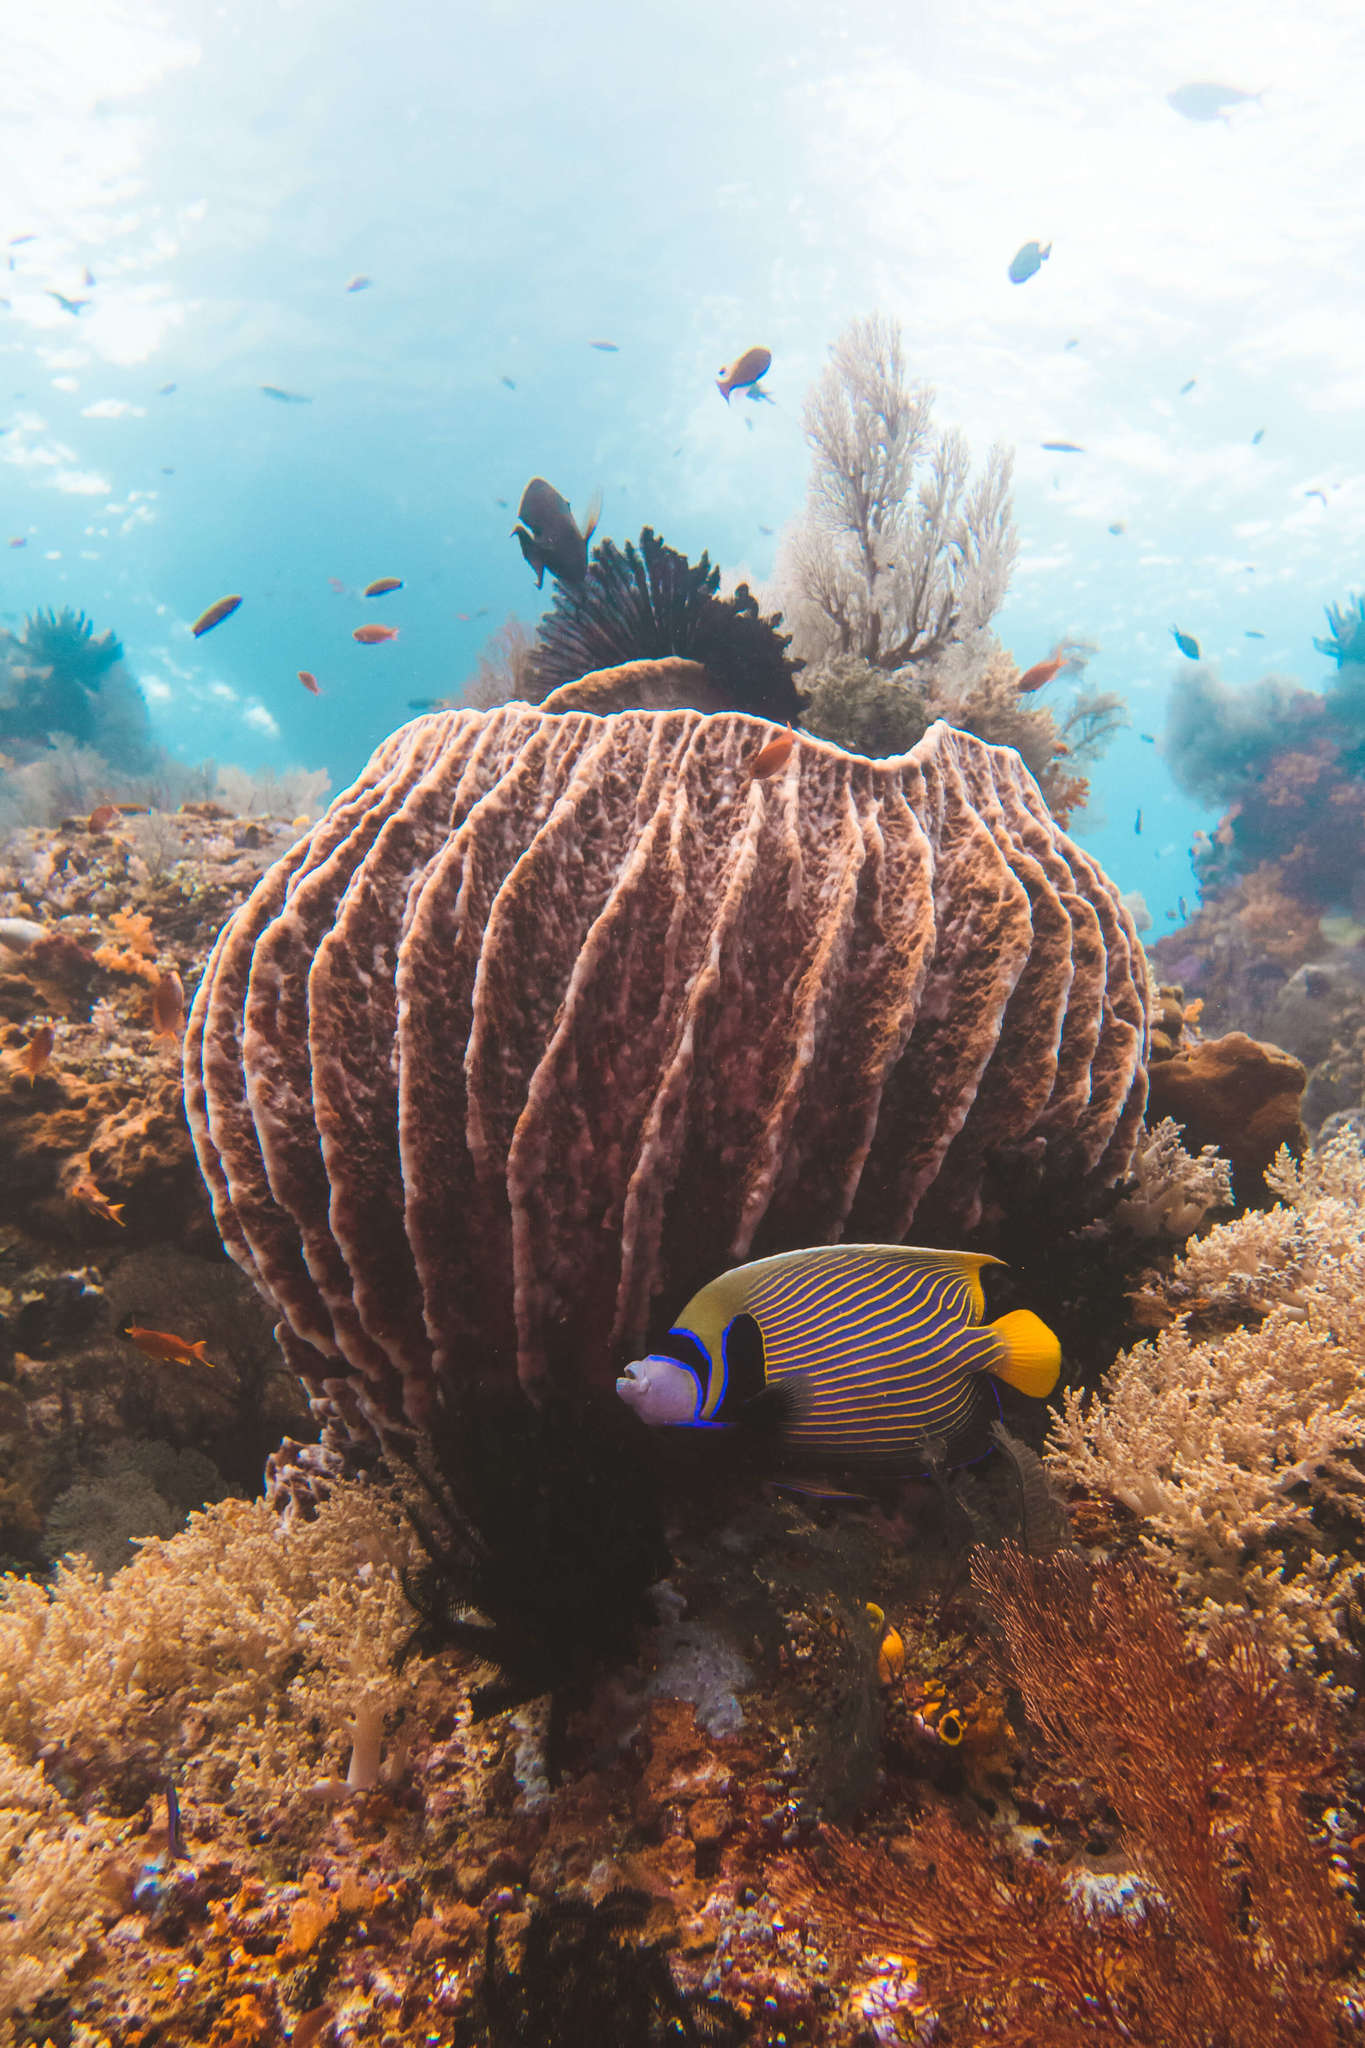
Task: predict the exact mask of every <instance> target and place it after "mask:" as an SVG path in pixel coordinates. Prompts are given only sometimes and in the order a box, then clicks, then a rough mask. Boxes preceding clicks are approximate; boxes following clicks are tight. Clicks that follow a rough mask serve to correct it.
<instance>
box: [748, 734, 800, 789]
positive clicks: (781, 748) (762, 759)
mask: <svg viewBox="0 0 1365 2048" xmlns="http://www.w3.org/2000/svg"><path fill="white" fill-rule="evenodd" d="M795 745H796V734H795V733H794V732H793V731H792V729H791V727H790V726H788V727H787V729H786V731H785V732H780V733H778V734H777V735H776V736H775V737H774V738H773V739H770V740H769V741H768V743H767V745H766V746H763V747H760V748H759V750H758V752H757V753H756V754H755V755H754V758H753V760H752V761H750V763H749V774H750V776H751V778H752V779H753V780H754V781H755V782H762V781H763V779H764V777H765V776H768V775H776V773H777V771H778V769H779V768H785V767H786V765H787V762H788V761H789V760H790V759H791V751H792V748H793V747H794V746H795Z"/></svg>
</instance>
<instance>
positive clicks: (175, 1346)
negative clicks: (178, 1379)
mask: <svg viewBox="0 0 1365 2048" xmlns="http://www.w3.org/2000/svg"><path fill="white" fill-rule="evenodd" d="M123 1335H124V1336H125V1337H126V1338H127V1339H128V1342H129V1343H130V1344H136V1346H137V1348H138V1350H139V1351H141V1352H143V1353H144V1354H145V1355H146V1356H147V1357H148V1358H158V1359H161V1360H163V1361H164V1362H165V1363H166V1364H167V1365H212V1364H213V1360H212V1359H211V1358H205V1356H204V1346H205V1345H206V1344H207V1343H208V1338H207V1337H201V1338H200V1339H199V1340H198V1342H197V1343H194V1344H191V1343H190V1341H189V1339H188V1338H187V1337H177V1336H174V1335H173V1334H172V1333H171V1331H169V1330H146V1329H143V1328H142V1327H141V1326H140V1325H139V1324H137V1323H129V1325H128V1327H127V1328H126V1329H125V1330H124V1332H123Z"/></svg>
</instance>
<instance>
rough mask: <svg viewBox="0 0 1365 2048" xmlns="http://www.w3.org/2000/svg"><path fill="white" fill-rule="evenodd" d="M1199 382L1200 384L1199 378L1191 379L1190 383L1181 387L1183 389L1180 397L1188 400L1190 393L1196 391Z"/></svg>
mask: <svg viewBox="0 0 1365 2048" xmlns="http://www.w3.org/2000/svg"><path fill="white" fill-rule="evenodd" d="M1198 382H1199V379H1198V378H1197V377H1191V378H1190V380H1189V382H1188V383H1186V384H1182V385H1181V387H1180V396H1181V397H1182V398H1188V397H1189V395H1190V393H1191V392H1192V391H1193V389H1194V387H1195V385H1196V384H1197V383H1198Z"/></svg>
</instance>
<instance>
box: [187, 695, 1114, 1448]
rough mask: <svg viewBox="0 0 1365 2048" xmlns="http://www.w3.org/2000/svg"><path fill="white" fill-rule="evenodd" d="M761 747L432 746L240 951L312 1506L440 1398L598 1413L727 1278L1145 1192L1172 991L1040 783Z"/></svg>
mask: <svg viewBox="0 0 1365 2048" xmlns="http://www.w3.org/2000/svg"><path fill="white" fill-rule="evenodd" d="M662 666H663V664H652V665H650V668H649V671H648V674H649V677H651V678H655V680H656V682H657V674H656V672H657V671H658V670H659V669H660V668H661V667H662ZM689 673H690V671H689ZM589 681H590V682H591V679H589ZM651 688H653V689H654V694H655V697H657V695H658V692H657V688H656V687H655V684H653V683H652V684H651ZM625 695H626V697H627V699H628V696H629V693H628V691H627V692H625ZM621 696H622V691H621V690H620V689H619V688H617V687H616V686H615V685H613V684H608V685H607V686H606V688H605V689H599V688H597V687H596V686H594V687H592V688H589V689H588V690H587V691H586V693H585V697H584V699H583V700H582V701H597V702H599V703H601V702H607V703H612V702H617V701H620V699H621ZM647 701H649V700H647ZM772 731H773V729H772V727H771V726H770V725H767V724H765V723H764V722H763V721H762V720H759V719H756V718H753V717H751V716H748V715H746V714H743V713H739V712H734V711H725V712H719V713H711V714H708V713H707V712H705V711H700V710H697V709H695V708H673V709H653V710H648V709H645V710H642V709H613V710H608V711H605V712H603V711H594V710H584V709H581V708H574V707H572V706H566V707H565V708H556V707H555V706H554V705H551V706H532V705H526V704H509V705H504V706H502V707H500V708H498V709H495V710H491V711H467V710H465V711H443V712H438V713H435V714H432V715H430V716H427V717H424V718H419V719H417V720H416V721H414V723H412V724H411V725H408V726H405V727H404V728H403V729H402V730H401V731H399V732H397V733H395V734H393V735H392V737H391V738H389V739H388V740H386V741H385V742H384V744H383V745H382V746H381V747H380V748H379V750H378V751H377V753H376V754H375V755H374V757H373V758H372V760H371V761H370V762H369V764H368V765H367V767H366V768H365V770H364V772H363V774H362V775H361V776H360V778H359V780H358V781H357V782H356V783H355V784H354V786H353V787H352V788H351V789H349V790H347V791H346V792H344V794H342V795H341V796H339V797H338V798H337V799H336V801H335V802H334V803H333V804H332V806H331V808H330V809H329V810H328V811H327V812H326V814H325V815H324V816H323V817H322V818H321V819H319V820H318V822H317V823H316V824H315V825H314V826H313V827H312V828H311V829H310V830H309V831H308V832H307V833H306V834H305V836H304V837H303V838H302V839H301V840H300V841H299V842H298V844H297V845H295V846H294V847H293V848H292V849H291V850H290V851H289V852H288V853H287V854H286V855H285V856H284V857H283V859H281V860H280V861H278V862H277V863H276V865H275V866H274V867H273V868H271V869H270V870H269V871H268V872H267V873H266V875H265V876H264V877H263V878H262V879H261V881H260V883H259V884H258V886H257V888H256V890H255V892H254V894H253V895H252V896H251V897H250V898H249V899H248V900H247V902H246V903H244V904H243V905H242V907H241V908H240V909H239V910H238V911H237V912H236V913H235V915H234V916H233V917H232V919H231V920H230V921H229V923H228V924H227V925H226V927H225V928H224V930H223V932H222V933H221V934H220V936H219V938H218V941H217V944H216V946H215V948H214V951H213V954H212V956H211V958H210V960H209V964H208V967H207V969H206V971H205V974H204V978H203V981H202V983H201V986H200V988H199V992H198V995H197V997H196V1000H195V1003H194V1007H193V1011H192V1014H191V1017H190V1021H189V1027H188V1030H187V1032H186V1038H185V1095H186V1104H187V1108H188V1113H189V1120H190V1126H191V1130H192V1132H193V1136H194V1142H195V1146H196V1149H197V1151H198V1156H199V1161H200V1165H201V1167H202V1170H203V1173H204V1176H205V1179H206V1181H207V1182H208V1185H209V1188H210V1191H211V1193H212V1196H213V1201H214V1208H215V1214H216V1216H217V1221H218V1226H219V1229H220V1231H221V1233H222V1236H223V1240H224V1243H225V1244H226V1246H227V1248H228V1250H229V1252H231V1254H232V1256H233V1257H234V1258H235V1259H236V1260H237V1261H238V1263H239V1264H240V1265H242V1266H243V1267H244V1268H245V1270H246V1271H247V1272H248V1273H249V1274H250V1275H251V1276H252V1278H253V1279H254V1280H255V1281H256V1283H257V1285H258V1286H259V1287H260V1288H261V1289H262V1290H263V1292H264V1293H265V1294H266V1295H267V1296H268V1297H269V1299H270V1300H271V1302H272V1303H273V1304H274V1305H275V1307H276V1309H277V1310H278V1313H279V1316H280V1318H281V1321H280V1337H281V1341H282V1343H283V1345H284V1348H285V1351H286V1353H287V1355H288V1356H289V1358H290V1360H291V1361H292V1362H293V1364H294V1365H295V1367H296V1369H297V1370H298V1371H299V1372H300V1373H301V1375H302V1377H303V1379H304V1381H305V1384H306V1385H307V1387H308V1390H309V1392H310V1394H311V1396H312V1398H313V1406H314V1412H315V1414H316V1415H317V1416H318V1417H319V1419H320V1420H321V1421H322V1422H323V1423H324V1425H325V1427H324V1432H323V1445H322V1446H321V1447H319V1452H318V1458H319V1460H320V1461H321V1463H320V1465H319V1469H320V1470H324V1469H326V1467H327V1465H328V1463H329V1461H330V1463H331V1465H332V1466H333V1468H335V1466H336V1464H337V1461H338V1459H339V1458H340V1457H341V1455H342V1453H345V1452H348V1450H349V1447H350V1446H352V1445H359V1444H364V1445H368V1446H370V1447H373V1446H374V1445H375V1444H376V1443H377V1444H379V1445H380V1446H382V1445H383V1444H385V1443H386V1442H389V1441H393V1442H397V1441H398V1440H399V1439H400V1438H401V1439H402V1441H404V1442H410V1441H411V1436H412V1432H414V1431H418V1432H420V1431H421V1429H422V1427H423V1424H424V1422H425V1421H426V1420H428V1419H429V1417H430V1414H431V1408H432V1402H433V1398H434V1393H435V1390H436V1389H438V1388H440V1389H445V1388H459V1387H471V1386H474V1385H476V1384H490V1383H498V1382H501V1383H503V1384H515V1382H516V1379H517V1378H519V1379H520V1382H521V1384H522V1385H523V1386H524V1387H526V1388H527V1389H529V1390H530V1391H532V1392H534V1391H535V1389H536V1387H537V1385H539V1384H541V1383H542V1382H543V1381H544V1380H545V1378H546V1376H549V1377H551V1378H553V1379H555V1380H556V1381H558V1382H560V1383H563V1382H564V1381H565V1380H568V1381H570V1382H573V1381H576V1382H577V1383H578V1384H580V1385H584V1386H596V1387H599V1388H602V1387H609V1386H610V1384H611V1382H612V1379H613V1378H614V1376H615V1374H616V1372H617V1371H618V1369H619V1366H620V1364H621V1362H622V1361H623V1360H624V1359H627V1358H629V1357H631V1356H633V1355H638V1350H639V1347H640V1346H641V1344H642V1342H644V1341H645V1339H646V1338H647V1336H651V1335H654V1334H656V1333H657V1332H658V1331H659V1329H660V1328H661V1327H666V1326H667V1319H668V1317H669V1315H670V1314H671V1313H672V1312H673V1311H675V1310H676V1308H677V1305H678V1304H679V1303H680V1302H683V1301H686V1300H687V1299H688V1297H689V1295H690V1294H691V1293H692V1292H693V1291H694V1290H695V1289H696V1288H697V1287H698V1286H699V1285H701V1284H702V1283H703V1282H704V1281H705V1280H707V1279H709V1278H710V1277H712V1276H713V1275H714V1274H715V1273H717V1272H719V1271H721V1270H722V1269H723V1268H724V1267H726V1266H729V1265H733V1264H734V1263H735V1262H736V1261H739V1260H743V1259H745V1258H748V1257H751V1256H752V1257H757V1256H761V1255H762V1254H763V1253H765V1252H770V1251H774V1250H778V1249H782V1248H785V1247H789V1246H793V1245H803V1244H816V1243H822V1242H832V1241H836V1240H838V1239H840V1238H848V1239H851V1240H864V1241H867V1240H879V1241H894V1240H899V1239H903V1238H905V1237H906V1235H907V1233H908V1232H909V1231H910V1228H911V1226H912V1224H913V1225H914V1226H915V1229H916V1232H917V1234H919V1235H932V1236H936V1237H938V1238H939V1239H940V1240H941V1241H946V1242H952V1241H953V1240H954V1239H958V1240H960V1239H961V1238H962V1237H963V1235H964V1234H965V1233H968V1232H970V1231H972V1230H974V1229H977V1230H981V1229H983V1228H988V1226H989V1223H990V1220H991V1214H992V1205H993V1199H994V1190H995V1188H996V1186H997V1184H998V1176H999V1174H1000V1172H1001V1171H1002V1163H1003V1164H1004V1165H1005V1166H1008V1167H1010V1168H1011V1170H1014V1171H1016V1172H1017V1170H1018V1168H1019V1162H1020V1161H1021V1160H1023V1161H1024V1162H1026V1164H1027V1167H1028V1170H1029V1171H1031V1172H1033V1173H1034V1175H1035V1177H1036V1178H1037V1180H1038V1181H1040V1182H1041V1183H1042V1187H1043V1193H1044V1197H1046V1189H1047V1186H1048V1185H1049V1184H1050V1185H1051V1186H1052V1187H1053V1188H1054V1189H1056V1190H1061V1189H1062V1188H1063V1187H1064V1188H1065V1189H1066V1191H1067V1193H1068V1196H1069V1197H1070V1196H1073V1195H1074V1194H1075V1192H1076V1191H1077V1190H1080V1191H1082V1193H1084V1192H1085V1191H1086V1190H1088V1189H1094V1190H1095V1191H1098V1190H1099V1189H1100V1188H1102V1187H1104V1186H1106V1185H1108V1184H1110V1183H1112V1182H1113V1181H1115V1180H1116V1179H1118V1178H1119V1177H1120V1176H1121V1175H1122V1173H1123V1172H1124V1170H1125V1168H1126V1167H1127V1165H1128V1162H1129V1160H1130V1158H1131V1156H1132V1153H1133V1149H1134V1145H1135V1142H1136V1139H1137V1135H1138V1131H1139V1127H1140V1124H1141V1118H1142V1112H1143V1107H1144V1104H1145V1100H1146V1070H1145V1064H1144V1062H1145V1053H1146V1012H1145V991H1146V966H1145V962H1144V961H1143V958H1142V954H1141V951H1140V948H1139V945H1138V941H1137V937H1136V934H1135V932H1134V929H1133V925H1132V921H1131V919H1130V918H1129V916H1128V913H1127V911H1126V910H1125V908H1124V906H1123V903H1122V901H1121V899H1120V897H1119V894H1118V892H1117V890H1116V889H1115V888H1114V887H1113V885H1112V884H1111V883H1110V882H1109V881H1108V880H1107V879H1106V877H1105V876H1104V875H1103V874H1102V873H1101V872H1100V870H1099V869H1098V868H1097V867H1096V866H1095V865H1094V863H1093V862H1092V861H1090V860H1089V859H1088V858H1087V857H1086V855H1085V854H1084V853H1082V852H1081V851H1080V850H1079V849H1078V848H1077V847H1076V846H1074V845H1073V844H1072V843H1071V841H1070V840H1068V839H1067V838H1066V836H1065V835H1064V834H1063V833H1062V832H1061V831H1060V829H1059V828H1058V827H1057V825H1056V824H1055V822H1054V821H1053V819H1052V818H1051V817H1050V816H1049V814H1048V811H1047V808H1046V806H1045V805H1044V803H1043V801H1042V798H1041V797H1040V795H1039V793H1038V789H1037V786H1036V784H1035V783H1034V781H1033V780H1032V778H1031V776H1030V775H1029V773H1028V771H1027V770H1026V769H1025V768H1024V766H1023V764H1022V763H1021V761H1020V760H1019V757H1018V755H1017V754H1015V753H1014V752H1012V751H1011V750H1009V749H1004V748H998V747H990V746H986V745H985V744H983V743H982V742H981V741H979V740H977V739H974V738H973V737H972V736H971V735H970V734H967V733H963V732H958V731H955V730H954V729H953V728H951V727H949V726H947V725H944V724H941V723H940V724H936V725H934V726H932V727H931V728H930V729H929V731H928V732H927V733H926V734H925V735H924V737H923V739H921V740H920V741H919V743H918V744H917V745H916V746H915V747H914V748H913V749H912V750H911V752H910V753H908V754H903V755H900V756H896V757H893V758H891V759H888V760H877V761H873V760H867V759H864V758H863V757H862V756H859V755H854V754H849V753H846V752H844V751H843V750H841V749H840V748H838V747H835V746H831V745H829V744H828V743H827V742H825V741H823V740H818V739H808V738H806V737H805V736H804V735H803V736H801V737H800V738H799V740H798V742H797V744H796V745H795V747H794V748H793V750H792V752H791V755H790V757H789V759H788V760H787V762H786V764H785V766H784V767H783V768H782V769H781V770H780V771H779V772H778V773H776V774H774V775H771V776H768V777H765V778H761V779H757V778H755V777H754V776H753V775H752V774H751V772H750V763H751V762H752V760H753V758H754V756H755V755H756V754H757V752H758V751H759V749H760V748H761V747H762V746H763V745H764V743H765V742H766V741H767V740H768V739H770V738H771V737H772ZM329 1446H330V1447H331V1448H330V1449H329V1448H328V1447H329Z"/></svg>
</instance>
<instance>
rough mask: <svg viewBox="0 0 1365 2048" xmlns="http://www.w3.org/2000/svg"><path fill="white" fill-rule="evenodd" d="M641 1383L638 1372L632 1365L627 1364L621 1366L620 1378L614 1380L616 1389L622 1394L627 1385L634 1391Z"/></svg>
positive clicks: (642, 1383) (642, 1382)
mask: <svg viewBox="0 0 1365 2048" xmlns="http://www.w3.org/2000/svg"><path fill="white" fill-rule="evenodd" d="M643 1385H644V1381H643V1380H642V1379H641V1378H640V1375H639V1373H638V1372H637V1371H636V1369H635V1367H634V1366H633V1365H627V1366H623V1367H622V1369H621V1375H620V1378H619V1379H618V1380H617V1382H616V1391H617V1393H618V1394H623V1393H624V1392H625V1390H626V1388H627V1387H629V1388H630V1389H631V1390H632V1391H634V1390H635V1389H637V1388H639V1387H642V1386H643Z"/></svg>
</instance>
